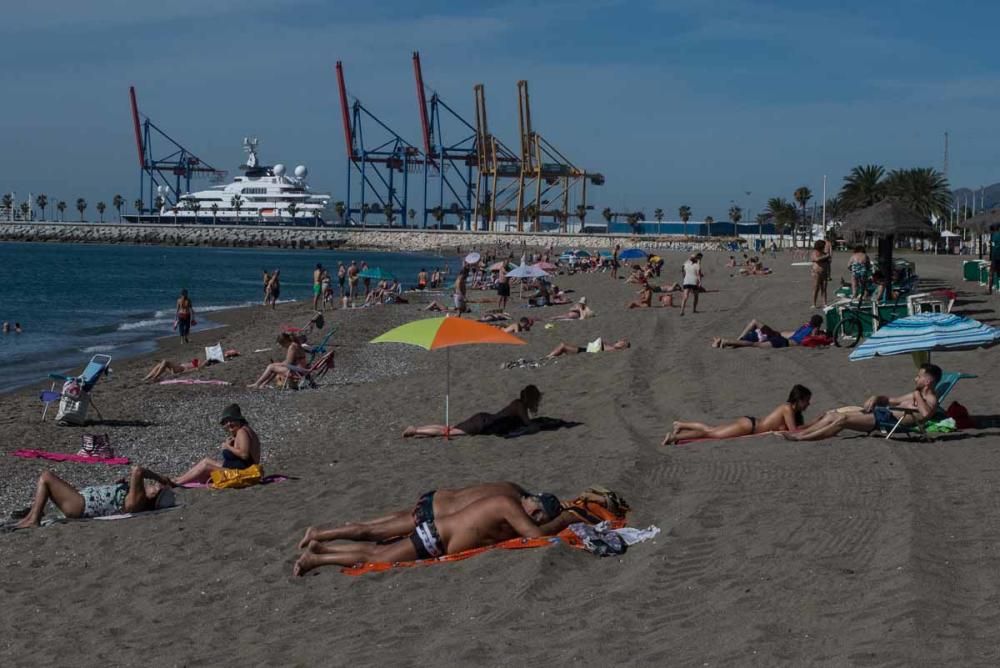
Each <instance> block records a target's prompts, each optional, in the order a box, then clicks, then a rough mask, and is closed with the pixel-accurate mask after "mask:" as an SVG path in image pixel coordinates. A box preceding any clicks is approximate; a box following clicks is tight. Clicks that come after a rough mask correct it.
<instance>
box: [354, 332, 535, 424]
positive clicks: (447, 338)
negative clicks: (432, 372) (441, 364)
mask: <svg viewBox="0 0 1000 668" xmlns="http://www.w3.org/2000/svg"><path fill="white" fill-rule="evenodd" d="M371 342H372V343H406V344H408V345H411V346H420V347H421V348H423V349H424V350H437V349H439V348H444V349H445V392H444V424H445V427H446V430H445V431H446V433H447V427H450V426H451V422H450V415H449V398H450V397H449V395H450V394H451V347H452V346H464V345H472V344H476V343H502V344H507V345H515V346H523V345H524V344H525V341H524V340H522V339H519V338H517V337H516V336H514V335H513V334H508V333H507V332H505V331H503V330H502V329H500V328H499V327H493V326H492V325H487V324H485V323H482V322H476V321H475V320H465V319H463V318H447V317H445V318H427V319H424V320H415V321H413V322H408V323H406V324H405V325H400V326H399V327H396V328H394V329H390V330H389V331H388V332H386V333H385V334H382V335H380V336H378V337H376V338H374V339H372V340H371Z"/></svg>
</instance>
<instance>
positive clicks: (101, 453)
mask: <svg viewBox="0 0 1000 668" xmlns="http://www.w3.org/2000/svg"><path fill="white" fill-rule="evenodd" d="M81 440H82V443H81V444H80V450H79V452H77V453H76V454H78V455H83V456H84V457H114V456H115V451H114V448H112V447H111V438H110V437H109V436H108V435H107V434H84V435H83V437H82V439H81Z"/></svg>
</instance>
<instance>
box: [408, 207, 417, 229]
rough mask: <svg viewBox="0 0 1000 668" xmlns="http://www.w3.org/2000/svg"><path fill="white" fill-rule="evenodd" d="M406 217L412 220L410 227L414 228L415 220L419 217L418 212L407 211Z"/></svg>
mask: <svg viewBox="0 0 1000 668" xmlns="http://www.w3.org/2000/svg"><path fill="white" fill-rule="evenodd" d="M406 217H407V218H409V219H410V227H413V220H414V218H416V217H417V212H416V211H414V210H413V209H407V211H406Z"/></svg>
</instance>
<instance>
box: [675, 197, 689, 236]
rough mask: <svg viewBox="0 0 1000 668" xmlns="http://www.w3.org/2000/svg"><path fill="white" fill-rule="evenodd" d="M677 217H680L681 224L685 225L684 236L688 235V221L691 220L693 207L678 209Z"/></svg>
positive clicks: (685, 206) (686, 206)
mask: <svg viewBox="0 0 1000 668" xmlns="http://www.w3.org/2000/svg"><path fill="white" fill-rule="evenodd" d="M677 215H678V216H680V219H681V222H682V223H684V236H685V237H686V236H687V235H688V221H689V220H691V207H689V206H688V205H687V204H685V205H684V206H682V207H681V208H679V209H677Z"/></svg>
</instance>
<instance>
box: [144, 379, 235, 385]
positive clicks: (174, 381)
mask: <svg viewBox="0 0 1000 668" xmlns="http://www.w3.org/2000/svg"><path fill="white" fill-rule="evenodd" d="M160 385H231V383H229V382H228V381H225V380H204V379H201V378H168V379H167V380H161V381H160Z"/></svg>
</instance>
